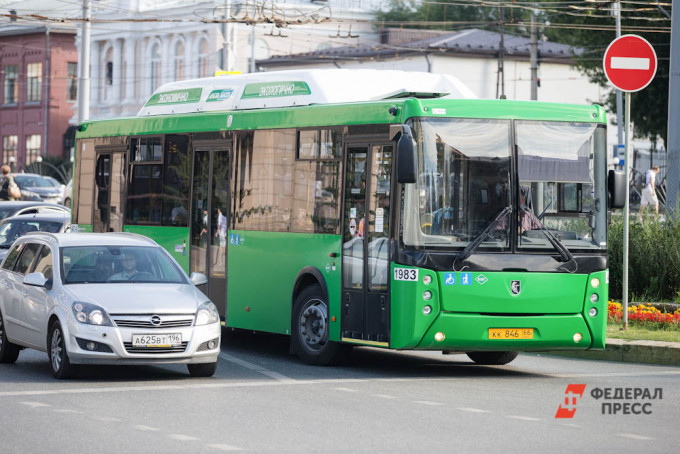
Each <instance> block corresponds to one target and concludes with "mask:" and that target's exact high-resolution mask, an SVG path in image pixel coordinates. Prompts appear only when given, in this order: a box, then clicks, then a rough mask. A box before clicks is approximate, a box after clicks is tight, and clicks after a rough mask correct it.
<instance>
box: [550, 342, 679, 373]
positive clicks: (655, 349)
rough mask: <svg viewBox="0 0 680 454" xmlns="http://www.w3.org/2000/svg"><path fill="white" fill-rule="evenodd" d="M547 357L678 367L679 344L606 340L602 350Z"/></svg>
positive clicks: (558, 353)
mask: <svg viewBox="0 0 680 454" xmlns="http://www.w3.org/2000/svg"><path fill="white" fill-rule="evenodd" d="M548 354H549V355H555V356H566V357H569V358H582V359H593V360H599V361H617V362H623V363H644V364H659V365H668V366H680V343H678V342H660V341H643V340H625V339H607V342H606V346H605V349H604V350H599V351H596V350H586V351H578V352H576V351H554V352H548Z"/></svg>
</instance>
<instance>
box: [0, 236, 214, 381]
mask: <svg viewBox="0 0 680 454" xmlns="http://www.w3.org/2000/svg"><path fill="white" fill-rule="evenodd" d="M206 282H207V278H206V276H205V275H203V274H199V273H192V275H191V278H188V277H187V275H186V274H185V273H184V271H182V269H181V268H180V267H179V265H178V264H177V262H175V260H174V259H173V258H172V257H171V256H170V254H168V253H167V252H166V251H165V250H164V249H163V248H162V247H160V246H159V245H158V244H156V243H155V242H154V241H153V240H150V239H149V238H146V237H143V236H140V235H135V234H131V233H104V234H96V233H58V234H51V233H45V232H31V233H29V234H27V235H25V236H23V237H21V238H19V239H18V240H16V242H15V243H14V244H13V245H12V247H11V249H10V251H9V253H8V254H7V256H6V257H5V259H4V260H3V262H2V264H1V265H0V363H13V362H15V361H16V360H17V358H18V356H19V352H20V350H21V349H23V348H33V349H36V350H40V351H45V352H47V354H48V356H49V362H50V365H51V369H52V374H53V375H54V376H55V377H56V378H68V377H69V376H71V375H73V373H74V371H75V369H76V367H75V366H76V365H80V364H173V363H174V364H176V363H182V364H187V367H188V369H189V373H190V374H191V375H192V376H199V377H207V376H212V375H213V374H214V373H215V370H216V368H217V359H218V355H219V352H220V338H221V324H220V317H219V314H218V312H217V308H216V307H215V305H214V304H213V303H212V302H211V301H210V300H209V299H208V297H206V296H205V295H204V294H203V293H202V292H201V291H199V290H198V289H197V288H196V286H197V285H202V284H205V283H206Z"/></svg>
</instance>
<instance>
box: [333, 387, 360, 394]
mask: <svg viewBox="0 0 680 454" xmlns="http://www.w3.org/2000/svg"><path fill="white" fill-rule="evenodd" d="M335 390H336V391H344V392H346V393H355V392H357V390H356V389H352V388H335Z"/></svg>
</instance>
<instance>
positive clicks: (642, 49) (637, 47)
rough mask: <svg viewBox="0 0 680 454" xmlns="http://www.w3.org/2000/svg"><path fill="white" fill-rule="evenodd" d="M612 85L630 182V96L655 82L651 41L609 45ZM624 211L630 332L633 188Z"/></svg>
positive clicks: (626, 38) (628, 39)
mask: <svg viewBox="0 0 680 454" xmlns="http://www.w3.org/2000/svg"><path fill="white" fill-rule="evenodd" d="M602 65H603V67H604V73H605V74H606V76H607V79H608V80H609V82H610V83H611V84H612V85H613V86H615V87H616V88H618V89H619V90H621V91H623V92H625V93H626V139H625V143H626V149H625V154H624V156H625V158H624V168H625V173H626V182H629V181H630V158H629V156H628V155H629V150H630V94H631V93H632V92H636V91H640V90H642V89H643V88H645V87H646V86H647V85H649V84H650V83H651V82H652V80H653V79H654V75H655V74H656V68H657V59H656V52H655V51H654V48H653V47H652V45H651V44H649V41H647V40H646V39H644V38H643V37H641V36H637V35H623V36H620V37H619V38H616V39H615V40H614V41H612V42H611V44H609V46H608V47H607V50H606V51H605V52H604V59H603V61H602ZM626 192H627V194H626V203H625V206H624V208H623V289H622V290H623V292H622V293H623V295H622V296H623V298H622V299H623V329H624V330H626V329H628V252H629V251H628V250H629V247H628V239H629V230H630V229H629V224H630V222H629V221H630V185H629V186H628V187H627V191H626Z"/></svg>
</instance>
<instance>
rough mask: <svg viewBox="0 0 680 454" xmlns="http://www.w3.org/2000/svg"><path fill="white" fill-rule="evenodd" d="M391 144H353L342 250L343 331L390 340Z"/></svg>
mask: <svg viewBox="0 0 680 454" xmlns="http://www.w3.org/2000/svg"><path fill="white" fill-rule="evenodd" d="M392 155H393V147H392V145H391V144H383V145H378V144H367V145H349V146H348V147H347V166H346V169H347V170H346V174H345V202H344V225H343V251H342V275H343V276H342V337H343V338H345V339H347V340H350V341H351V340H352V339H354V340H363V341H369V342H370V343H374V344H377V345H385V346H387V345H389V320H390V305H389V301H390V298H389V270H390V254H389V247H390V243H389V238H390V235H389V234H390V196H391V194H390V187H391V185H390V183H391V174H392Z"/></svg>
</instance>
